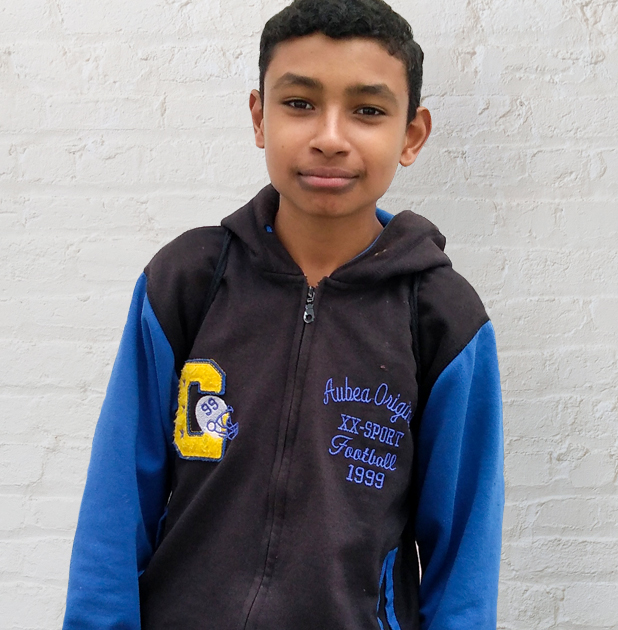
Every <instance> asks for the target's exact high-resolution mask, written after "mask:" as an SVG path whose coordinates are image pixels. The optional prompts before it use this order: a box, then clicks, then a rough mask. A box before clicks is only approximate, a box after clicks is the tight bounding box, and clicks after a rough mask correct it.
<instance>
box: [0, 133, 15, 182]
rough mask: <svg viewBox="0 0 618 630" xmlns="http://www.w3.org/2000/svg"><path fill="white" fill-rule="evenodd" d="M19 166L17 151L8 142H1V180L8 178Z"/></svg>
mask: <svg viewBox="0 0 618 630" xmlns="http://www.w3.org/2000/svg"><path fill="white" fill-rule="evenodd" d="M16 167H17V151H16V149H15V146H14V145H12V144H10V143H8V142H0V182H2V181H4V180H8V179H9V178H10V177H12V176H13V175H14V173H15V169H16Z"/></svg>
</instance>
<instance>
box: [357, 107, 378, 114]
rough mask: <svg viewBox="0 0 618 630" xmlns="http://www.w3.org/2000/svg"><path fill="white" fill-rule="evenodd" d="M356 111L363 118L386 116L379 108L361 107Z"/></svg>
mask: <svg viewBox="0 0 618 630" xmlns="http://www.w3.org/2000/svg"><path fill="white" fill-rule="evenodd" d="M356 111H357V113H359V114H360V115H361V116H384V112H383V111H382V110H381V109H378V108H377V107H369V106H367V107H360V108H359V109H357V110H356Z"/></svg>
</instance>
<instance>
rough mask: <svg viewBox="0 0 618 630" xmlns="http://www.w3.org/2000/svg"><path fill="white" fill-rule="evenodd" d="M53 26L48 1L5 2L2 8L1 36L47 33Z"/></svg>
mask: <svg viewBox="0 0 618 630" xmlns="http://www.w3.org/2000/svg"><path fill="white" fill-rule="evenodd" d="M50 24H51V20H50V10H49V4H48V2H46V0H23V2H4V3H3V4H2V6H0V34H2V35H3V36H5V37H6V36H7V35H9V34H17V35H21V36H23V35H24V33H45V32H46V31H47V29H49V27H50Z"/></svg>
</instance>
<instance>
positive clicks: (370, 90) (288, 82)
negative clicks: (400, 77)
mask: <svg viewBox="0 0 618 630" xmlns="http://www.w3.org/2000/svg"><path fill="white" fill-rule="evenodd" d="M289 86H300V87H306V88H310V89H313V90H320V91H323V90H324V84H323V83H322V82H321V81H319V80H318V79H314V78H312V77H307V76H304V75H302V74H294V73H293V72H286V73H285V74H284V75H282V76H281V77H280V78H279V80H278V81H277V82H276V83H275V85H274V86H273V89H274V90H276V89H279V88H282V87H289ZM345 93H346V95H348V96H364V95H367V96H381V97H382V98H385V99H387V100H388V101H391V102H392V103H394V104H397V96H396V95H395V93H394V92H393V91H392V90H391V89H390V88H389V87H388V85H386V83H376V84H373V85H369V84H364V83H359V84H358V85H351V86H349V87H347V88H346V89H345Z"/></svg>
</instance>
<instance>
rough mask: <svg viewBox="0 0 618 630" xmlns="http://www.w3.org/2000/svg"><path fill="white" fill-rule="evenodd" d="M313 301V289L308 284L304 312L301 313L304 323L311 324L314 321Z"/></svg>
mask: <svg viewBox="0 0 618 630" xmlns="http://www.w3.org/2000/svg"><path fill="white" fill-rule="evenodd" d="M314 302H315V289H314V288H313V287H311V286H310V287H309V290H308V291H307V301H306V302H305V312H304V314H303V321H304V322H305V324H311V323H313V322H314V321H315V311H314V310H313V303H314ZM301 343H302V341H301Z"/></svg>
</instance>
